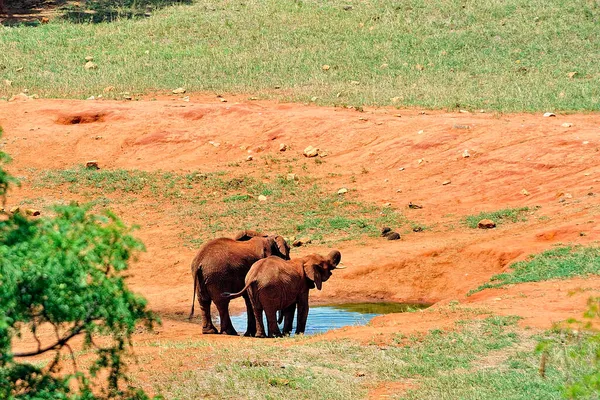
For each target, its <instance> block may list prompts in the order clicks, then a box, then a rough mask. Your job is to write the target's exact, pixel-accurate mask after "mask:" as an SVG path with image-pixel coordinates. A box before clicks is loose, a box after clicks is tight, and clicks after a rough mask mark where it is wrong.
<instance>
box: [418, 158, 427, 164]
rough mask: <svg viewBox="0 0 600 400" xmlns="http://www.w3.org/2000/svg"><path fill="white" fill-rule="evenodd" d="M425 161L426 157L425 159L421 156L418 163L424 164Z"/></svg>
mask: <svg viewBox="0 0 600 400" xmlns="http://www.w3.org/2000/svg"><path fill="white" fill-rule="evenodd" d="M423 161H425V159H424V158H419V159H418V160H417V163H418V164H423Z"/></svg>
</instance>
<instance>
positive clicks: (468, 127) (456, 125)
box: [452, 124, 471, 129]
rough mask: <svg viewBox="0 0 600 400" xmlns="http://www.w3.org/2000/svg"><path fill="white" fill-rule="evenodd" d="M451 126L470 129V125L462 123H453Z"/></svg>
mask: <svg viewBox="0 0 600 400" xmlns="http://www.w3.org/2000/svg"><path fill="white" fill-rule="evenodd" d="M452 127H453V128H454V129H471V126H470V125H462V124H454V125H453V126H452Z"/></svg>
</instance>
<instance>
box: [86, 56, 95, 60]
mask: <svg viewBox="0 0 600 400" xmlns="http://www.w3.org/2000/svg"><path fill="white" fill-rule="evenodd" d="M85 61H94V57H92V56H87V57H86V58H85Z"/></svg>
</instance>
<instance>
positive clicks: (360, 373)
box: [354, 371, 365, 378]
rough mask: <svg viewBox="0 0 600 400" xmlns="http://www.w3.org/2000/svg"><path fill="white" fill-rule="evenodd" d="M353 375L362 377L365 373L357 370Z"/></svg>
mask: <svg viewBox="0 0 600 400" xmlns="http://www.w3.org/2000/svg"><path fill="white" fill-rule="evenodd" d="M354 376H356V377H357V378H362V377H363V376H365V373H364V372H362V371H359V372H357V373H355V374H354Z"/></svg>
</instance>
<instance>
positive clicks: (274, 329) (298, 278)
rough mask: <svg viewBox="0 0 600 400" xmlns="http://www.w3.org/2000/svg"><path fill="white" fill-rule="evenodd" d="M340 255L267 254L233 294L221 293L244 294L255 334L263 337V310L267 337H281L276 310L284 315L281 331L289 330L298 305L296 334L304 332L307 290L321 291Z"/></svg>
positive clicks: (229, 296) (232, 295) (228, 295)
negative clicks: (285, 257)
mask: <svg viewBox="0 0 600 400" xmlns="http://www.w3.org/2000/svg"><path fill="white" fill-rule="evenodd" d="M341 258H342V255H341V254H340V252H339V251H337V250H333V251H331V252H330V253H329V255H328V256H327V257H323V256H321V255H319V254H310V255H308V256H305V257H302V258H297V259H294V260H291V261H286V260H283V259H281V258H279V257H267V258H265V259H263V260H259V261H257V262H256V263H255V264H254V265H253V266H252V268H250V271H249V272H248V275H246V281H245V282H246V285H245V286H244V288H243V289H242V290H240V291H238V292H237V293H223V294H222V297H223V298H225V299H227V300H229V299H233V298H236V297H240V296H248V297H249V298H250V302H251V303H252V309H253V310H254V320H255V322H257V330H256V336H257V337H265V336H266V335H265V327H264V323H263V318H262V314H263V311H264V312H265V314H266V316H267V325H268V328H269V330H268V337H273V336H281V335H282V334H281V331H280V330H279V326H277V311H278V310H283V316H284V318H285V322H284V327H283V331H284V333H289V332H290V331H291V330H292V322H293V318H294V311H295V308H296V306H297V307H298V323H297V325H296V334H299V333H304V330H305V329H306V319H307V317H308V292H309V290H310V289H313V288H315V287H316V288H317V289H318V290H321V287H322V284H323V282H325V281H327V280H328V279H329V278H330V277H331V275H332V272H331V271H333V270H334V269H336V267H337V266H338V264H339V263H340V260H341Z"/></svg>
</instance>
